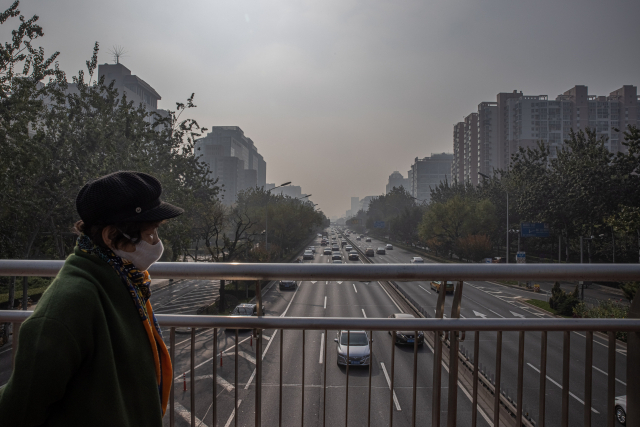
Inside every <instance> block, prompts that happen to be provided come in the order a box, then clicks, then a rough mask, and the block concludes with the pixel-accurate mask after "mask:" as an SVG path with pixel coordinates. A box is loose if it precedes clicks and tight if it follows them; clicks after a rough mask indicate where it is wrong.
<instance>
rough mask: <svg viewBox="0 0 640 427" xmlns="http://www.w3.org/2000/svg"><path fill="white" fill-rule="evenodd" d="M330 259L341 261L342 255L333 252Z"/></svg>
mask: <svg viewBox="0 0 640 427" xmlns="http://www.w3.org/2000/svg"><path fill="white" fill-rule="evenodd" d="M331 260H332V261H335V260H340V261H342V255H340V254H333V255H331Z"/></svg>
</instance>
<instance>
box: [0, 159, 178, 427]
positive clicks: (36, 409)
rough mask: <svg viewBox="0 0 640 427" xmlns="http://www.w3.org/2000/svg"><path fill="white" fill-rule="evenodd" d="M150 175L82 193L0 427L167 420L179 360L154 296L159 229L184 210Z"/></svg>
mask: <svg viewBox="0 0 640 427" xmlns="http://www.w3.org/2000/svg"><path fill="white" fill-rule="evenodd" d="M161 193H162V186H161V184H160V182H159V181H158V180H157V179H156V178H154V177H153V176H151V175H148V174H144V173H140V172H129V171H124V172H115V173H112V174H109V175H106V176H103V177H101V178H98V179H96V180H93V181H91V182H89V183H87V184H86V185H85V186H84V187H83V188H82V189H81V190H80V192H79V193H78V196H77V198H76V209H77V211H78V215H79V216H80V221H78V222H77V223H76V224H75V231H76V232H77V233H78V234H79V236H78V240H77V246H76V247H75V249H74V252H73V254H71V255H70V256H69V257H68V258H67V260H66V261H65V264H64V266H63V267H62V269H61V270H60V272H59V273H58V275H57V276H56V278H55V279H54V281H53V282H52V283H51V285H50V286H49V288H48V289H47V290H46V291H45V293H44V294H43V295H42V298H41V299H40V301H39V302H38V305H37V306H36V309H35V310H34V312H33V314H32V315H31V316H30V317H29V319H28V320H26V321H25V322H24V323H23V325H22V327H21V328H20V333H19V339H18V342H19V345H18V350H17V353H16V358H15V366H14V370H13V372H12V375H11V378H10V379H9V381H8V382H7V384H6V385H5V386H4V387H3V388H0V425H3V426H4V425H6V426H16V427H17V426H40V425H46V426H66V427H68V426H87V425H90V426H110V427H111V426H123V427H129V426H130V427H143V426H154V427H156V426H157V427H160V426H162V417H163V416H164V414H165V411H166V409H167V403H168V399H169V394H170V388H171V385H172V378H171V377H172V366H171V360H170V358H169V353H168V351H167V348H166V346H165V344H164V341H163V340H162V332H161V330H160V327H159V325H158V322H157V321H156V318H155V316H154V314H153V308H152V307H151V304H150V302H149V297H150V296H151V289H150V284H151V278H150V276H149V273H148V272H147V269H148V268H149V267H150V266H151V265H152V264H153V263H154V262H156V261H157V260H158V259H160V257H161V256H162V252H163V246H162V241H161V240H160V238H159V237H158V227H159V225H160V224H161V223H162V222H164V221H166V220H168V219H170V218H174V217H176V216H178V215H180V214H182V213H183V212H184V211H183V210H182V209H181V208H178V207H176V206H173V205H171V204H169V203H166V202H163V201H162V200H161V199H160V195H161Z"/></svg>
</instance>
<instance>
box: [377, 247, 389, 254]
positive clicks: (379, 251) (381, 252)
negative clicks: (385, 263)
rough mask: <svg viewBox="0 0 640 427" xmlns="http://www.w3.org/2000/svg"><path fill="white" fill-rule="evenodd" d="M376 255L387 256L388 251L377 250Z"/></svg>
mask: <svg viewBox="0 0 640 427" xmlns="http://www.w3.org/2000/svg"><path fill="white" fill-rule="evenodd" d="M376 253H377V254H378V255H386V253H387V251H386V250H385V249H384V248H383V247H379V248H378V249H376Z"/></svg>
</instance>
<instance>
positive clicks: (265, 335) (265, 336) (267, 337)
mask: <svg viewBox="0 0 640 427" xmlns="http://www.w3.org/2000/svg"><path fill="white" fill-rule="evenodd" d="M262 338H264V339H265V340H267V341H269V340H270V339H271V337H270V336H269V335H267V334H262Z"/></svg>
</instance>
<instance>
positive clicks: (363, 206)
mask: <svg viewBox="0 0 640 427" xmlns="http://www.w3.org/2000/svg"><path fill="white" fill-rule="evenodd" d="M407 191H409V190H407ZM374 197H376V196H366V197H364V198H362V199H361V200H360V207H359V210H362V211H365V212H366V211H368V210H369V204H370V203H371V200H373V198H374Z"/></svg>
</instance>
